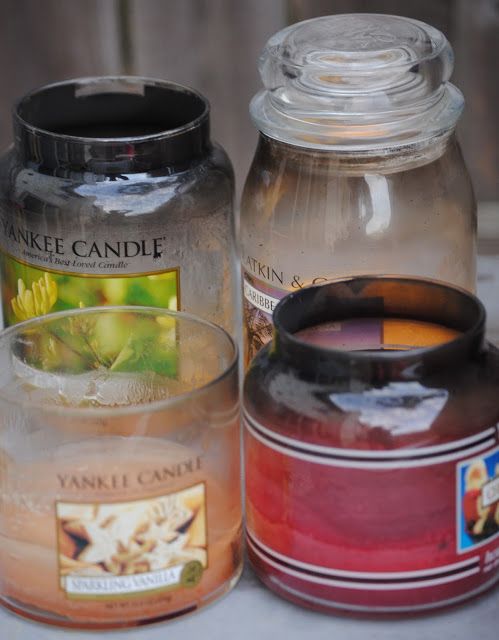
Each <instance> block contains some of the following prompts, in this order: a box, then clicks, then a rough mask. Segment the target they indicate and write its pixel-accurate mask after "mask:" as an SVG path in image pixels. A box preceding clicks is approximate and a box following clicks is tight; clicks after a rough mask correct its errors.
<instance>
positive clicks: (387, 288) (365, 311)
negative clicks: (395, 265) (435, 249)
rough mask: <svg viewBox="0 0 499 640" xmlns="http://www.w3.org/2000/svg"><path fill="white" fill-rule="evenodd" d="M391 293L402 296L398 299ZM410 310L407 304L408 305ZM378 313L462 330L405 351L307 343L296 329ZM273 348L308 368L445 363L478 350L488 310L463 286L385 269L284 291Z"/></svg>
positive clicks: (405, 368)
mask: <svg viewBox="0 0 499 640" xmlns="http://www.w3.org/2000/svg"><path fill="white" fill-rule="evenodd" d="M395 293H398V294H399V296H400V298H399V300H397V299H396V297H395ZM407 307H408V308H409V310H406V308H407ZM360 317H363V318H367V317H371V318H373V317H377V318H381V319H387V318H399V319H406V320H419V321H426V322H433V323H437V324H439V325H441V326H445V327H448V328H452V329H456V330H458V331H459V332H460V333H459V335H457V336H456V337H453V338H452V339H450V340H449V341H447V342H444V343H440V344H437V345H434V346H425V347H416V348H411V349H408V350H403V351H394V350H381V349H380V350H379V351H355V350H344V349H337V348H334V347H321V346H317V345H314V344H310V343H309V342H306V341H305V340H303V339H300V337H297V335H296V333H297V332H298V331H300V330H302V329H305V328H310V327H313V326H317V325H318V324H321V323H324V322H334V321H341V320H347V319H357V318H360ZM273 322H274V339H273V343H272V344H273V347H272V349H273V351H275V353H277V354H279V355H281V356H282V357H283V358H284V359H285V360H286V361H287V362H288V363H290V364H294V365H295V366H297V367H298V368H299V369H303V370H304V371H308V372H309V373H314V375H315V374H316V373H319V374H320V373H325V372H327V371H328V370H331V369H335V370H337V369H338V368H340V369H342V370H347V371H351V370H355V372H356V373H361V371H362V369H363V368H365V367H368V369H369V371H370V374H372V369H373V368H374V369H376V367H378V368H379V370H380V371H384V372H385V374H387V375H388V377H390V376H391V375H392V374H393V375H395V374H400V373H403V374H408V373H409V372H411V371H413V370H414V368H415V367H416V368H417V367H419V366H420V365H423V366H425V368H429V367H431V368H439V367H441V366H447V365H448V364H449V363H450V362H451V361H456V360H462V359H465V358H466V357H467V356H469V355H470V354H471V353H478V352H479V351H480V349H481V348H482V346H483V344H484V341H485V323H486V311H485V307H484V306H483V304H482V302H481V301H480V300H479V299H478V298H477V297H476V296H474V295H472V294H471V293H469V292H467V291H465V290H464V289H461V288H458V287H455V286H451V285H448V284H446V283H443V282H441V281H438V280H431V279H428V278H417V277H407V276H403V277H397V276H389V275H376V276H355V277H350V278H342V279H338V280H334V281H332V282H329V283H326V284H321V285H317V286H312V287H305V288H304V289H301V290H300V291H297V292H294V293H291V294H289V295H287V296H286V297H284V298H283V299H282V300H281V301H280V302H279V304H278V305H277V306H276V308H275V309H274V313H273Z"/></svg>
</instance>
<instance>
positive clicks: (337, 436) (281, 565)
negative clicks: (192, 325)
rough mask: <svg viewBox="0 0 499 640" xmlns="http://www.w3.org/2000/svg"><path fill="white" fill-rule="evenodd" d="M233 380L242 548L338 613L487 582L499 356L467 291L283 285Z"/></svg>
mask: <svg viewBox="0 0 499 640" xmlns="http://www.w3.org/2000/svg"><path fill="white" fill-rule="evenodd" d="M274 323H275V334H274V339H273V342H272V343H271V344H270V345H267V346H266V347H265V348H263V349H262V350H261V351H260V353H259V354H258V355H257V356H256V358H255V359H254V361H253V362H252V364H251V366H250V369H249V371H248V374H247V378H246V382H245V389H244V420H245V466H246V500H247V503H246V504H247V536H248V551H249V557H250V560H251V563H252V565H253V567H254V568H255V570H256V572H257V573H258V575H259V576H260V578H261V579H262V580H263V582H264V583H265V584H266V585H267V586H268V587H270V588H271V589H272V590H274V591H276V592H277V593H279V594H280V595H282V596H284V597H285V598H288V599H289V600H292V601H294V602H297V603H299V604H302V605H305V606H308V607H312V608H314V609H320V610H323V611H329V612H334V611H336V610H344V611H347V612H350V613H361V612H368V613H373V614H376V613H383V614H386V613H401V612H416V611H419V610H425V609H432V608H435V607H442V606H445V605H450V604H454V603H457V602H460V601H461V600H464V599H466V598H469V597H471V596H473V595H476V594H479V593H481V592H482V591H484V590H485V589H487V588H490V587H492V585H494V584H496V583H497V582H498V579H499V563H498V557H499V430H498V426H497V425H498V419H499V399H498V394H497V389H498V385H499V352H498V351H497V349H496V348H495V347H492V346H488V345H487V344H486V343H485V342H484V334H485V311H484V308H483V306H482V305H481V303H480V302H479V301H478V300H477V299H476V298H474V297H473V296H471V295H469V294H467V293H465V292H464V291H463V290H458V289H455V288H451V287H448V286H444V285H442V284H440V283H436V282H432V281H426V280H423V279H403V278H400V279H399V278H392V277H359V278H352V279H348V280H344V281H339V282H336V283H331V284H325V285H323V286H318V287H310V288H308V289H304V290H302V291H300V292H297V293H294V294H290V295H289V296H287V297H286V298H285V299H284V300H282V301H281V302H280V303H279V305H278V306H277V308H276V310H275V312H274Z"/></svg>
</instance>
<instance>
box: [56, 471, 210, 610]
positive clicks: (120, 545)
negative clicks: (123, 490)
mask: <svg viewBox="0 0 499 640" xmlns="http://www.w3.org/2000/svg"><path fill="white" fill-rule="evenodd" d="M56 513H57V526H58V535H59V574H60V581H61V587H62V589H63V590H64V591H65V592H66V594H67V595H68V596H70V597H78V596H80V597H81V596H86V597H88V596H96V597H102V596H106V595H117V594H124V593H126V594H133V593H141V592H144V591H151V590H157V589H163V588H166V587H172V586H194V585H195V584H197V582H199V580H200V579H201V576H202V573H203V570H204V569H205V568H206V567H207V565H208V555H207V540H206V507H205V485H204V483H199V484H196V485H194V486H192V487H189V488H188V489H185V490H183V491H179V492H176V493H173V494H170V495H166V496H160V497H156V498H151V499H147V500H135V501H133V502H117V503H108V504H89V503H80V504H78V503H68V502H58V503H57V506H56Z"/></svg>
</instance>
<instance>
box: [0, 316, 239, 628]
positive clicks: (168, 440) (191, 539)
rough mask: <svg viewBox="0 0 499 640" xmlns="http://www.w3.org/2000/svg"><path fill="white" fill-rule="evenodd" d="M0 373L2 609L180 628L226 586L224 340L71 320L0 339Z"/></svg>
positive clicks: (229, 574) (231, 381) (235, 516)
mask: <svg viewBox="0 0 499 640" xmlns="http://www.w3.org/2000/svg"><path fill="white" fill-rule="evenodd" d="M110 334H111V335H112V336H113V338H112V339H111V340H109V335H110ZM0 357H1V363H2V367H1V369H2V374H1V376H0V404H1V406H2V420H1V423H0V598H1V602H2V604H3V605H4V606H6V607H8V608H9V609H11V610H13V611H15V612H17V613H19V614H21V615H24V616H27V617H31V618H34V619H36V620H41V621H44V622H48V623H53V624H58V625H64V626H74V627H83V628H113V627H120V626H132V625H136V624H144V623H147V622H151V621H158V620H162V619H167V618H170V617H173V616H178V615H181V614H184V613H188V612H190V611H193V610H195V609H197V608H199V607H201V606H203V605H205V604H207V603H208V602H211V601H212V600H214V599H216V598H217V597H219V596H220V595H222V594H223V593H225V592H226V591H227V590H228V589H230V588H231V587H232V586H233V585H234V584H235V582H236V580H237V578H238V576H239V574H240V571H241V568H242V555H241V547H240V542H241V541H240V536H241V504H240V489H239V484H240V482H239V481H240V465H239V427H238V391H237V355H236V348H235V346H234V344H233V342H232V341H231V339H230V338H229V337H228V335H227V334H225V333H224V332H223V331H222V330H220V329H217V328H216V327H214V326H212V325H209V324H206V323H204V322H201V321H199V320H196V319H193V318H191V317H189V316H185V315H183V314H171V313H168V312H166V311H165V312H163V311H159V310H152V309H148V310H147V309H144V308H138V309H137V310H136V311H132V308H130V307H129V308H121V309H118V308H115V309H112V310H109V311H107V310H104V309H102V310H100V311H93V310H89V311H84V312H80V311H76V312H69V313H67V314H56V315H53V316H51V317H48V318H46V319H39V320H33V321H31V322H29V323H25V324H23V325H20V326H19V328H17V327H14V328H12V329H10V330H8V331H7V332H5V333H4V334H3V336H2V337H1V338H0Z"/></svg>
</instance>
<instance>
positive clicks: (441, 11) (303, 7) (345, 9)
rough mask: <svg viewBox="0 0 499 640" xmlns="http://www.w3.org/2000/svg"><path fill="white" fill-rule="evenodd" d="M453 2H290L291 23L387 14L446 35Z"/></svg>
mask: <svg viewBox="0 0 499 640" xmlns="http://www.w3.org/2000/svg"><path fill="white" fill-rule="evenodd" d="M454 2H455V0H405V2H401V1H400V0H376V2H373V1H372V0H289V2H288V4H289V15H288V19H289V21H290V22H298V21H300V20H307V19H308V18H313V17H315V16H327V15H332V14H335V13H357V12H360V13H388V14H393V15H399V16H407V17H408V18H416V19H417V20H423V22H428V23H429V24H432V25H434V26H435V27H437V28H438V29H440V30H441V31H443V32H444V33H446V34H448V33H449V32H450V29H451V27H452V14H453V8H454Z"/></svg>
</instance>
